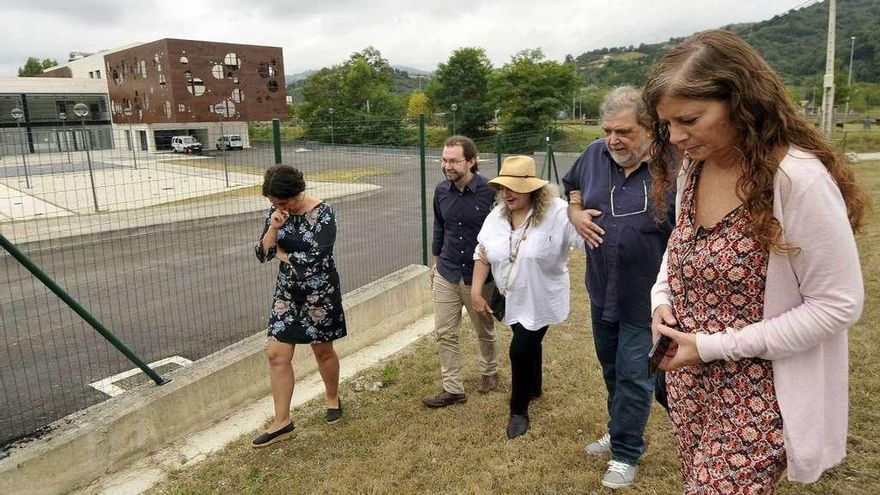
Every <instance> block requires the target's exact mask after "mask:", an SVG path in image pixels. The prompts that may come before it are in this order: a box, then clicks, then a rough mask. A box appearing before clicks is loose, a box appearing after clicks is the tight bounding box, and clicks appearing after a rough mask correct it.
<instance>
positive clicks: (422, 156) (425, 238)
mask: <svg viewBox="0 0 880 495" xmlns="http://www.w3.org/2000/svg"><path fill="white" fill-rule="evenodd" d="M419 165H420V167H421V171H420V176H421V199H422V264H423V265H425V266H428V191H427V187H426V185H425V179H426V177H425V175H426V168H425V114H423V113H420V114H419Z"/></svg>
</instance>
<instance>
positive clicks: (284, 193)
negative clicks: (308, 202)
mask: <svg viewBox="0 0 880 495" xmlns="http://www.w3.org/2000/svg"><path fill="white" fill-rule="evenodd" d="M305 190H306V181H305V179H303V174H302V172H300V171H299V170H297V169H296V168H295V167H293V166H291V165H273V166H271V167H269V168H268V169H266V174H265V175H264V176H263V187H262V192H263V196H266V197H269V196H274V197H276V198H280V199H287V198H293V197H296V196H298V195H299V194H300V193H301V192H303V191H305Z"/></svg>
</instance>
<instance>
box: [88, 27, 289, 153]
mask: <svg viewBox="0 0 880 495" xmlns="http://www.w3.org/2000/svg"><path fill="white" fill-rule="evenodd" d="M104 65H105V72H104V74H105V75H106V79H107V86H108V92H109V97H110V112H111V116H112V119H113V122H114V123H120V124H128V123H129V121H130V122H131V124H133V125H134V126H137V127H138V129H139V130H140V129H143V127H144V125H146V127H148V128H149V130H150V131H152V132H151V133H150V134H152V136H150V137H152V138H153V140H154V146H155V148H158V149H162V148H166V147H167V142H168V141H170V139H171V136H173V135H176V134H191V135H195V136H196V137H197V138H198V139H199V140H200V141H202V142H203V143H205V144H209V143H214V142H215V141H216V139H217V137H219V136H220V134H222V133H224V131H223V130H222V126H223V125H225V126H226V132H227V133H228V132H230V129H235V131H233V132H236V133H239V134H240V133H242V132H241V129H242V128H244V127H245V126H246V123H247V122H248V121H265V120H271V119H273V118H279V119H285V117H286V112H285V103H286V102H285V100H286V98H285V91H284V61H283V56H282V50H281V48H280V47H272V46H259V45H243V44H236V43H219V42H211V41H195V40H182V39H172V38H165V39H161V40H158V41H153V42H150V43H144V44H140V45H137V46H134V47H131V48H127V49H123V50H118V51H114V52H112V53H108V54H107V55H105V56H104ZM126 109H129V110H130V113H131V115H126V114H127V113H129V112H126V111H125V110H126ZM141 137H142V138H143V137H144V136H141Z"/></svg>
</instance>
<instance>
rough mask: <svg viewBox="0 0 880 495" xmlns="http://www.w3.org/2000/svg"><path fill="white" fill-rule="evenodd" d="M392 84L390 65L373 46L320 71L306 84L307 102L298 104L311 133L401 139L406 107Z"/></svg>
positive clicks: (338, 138) (342, 138) (344, 138)
mask: <svg viewBox="0 0 880 495" xmlns="http://www.w3.org/2000/svg"><path fill="white" fill-rule="evenodd" d="M392 88H393V85H392V69H391V66H390V65H389V64H388V61H387V60H386V59H384V58H382V54H381V53H380V52H379V50H376V49H375V48H373V47H367V48H365V49H364V50H362V51H360V52H356V53H353V54H352V55H351V57H349V59H348V60H347V61H346V62H344V63H342V64H340V65H334V66H333V67H330V68H326V67H325V68H323V69H321V70H319V71H318V72H316V73H314V74H312V75H311V76H309V78H308V80H307V81H306V83H305V85H304V86H303V89H302V97H303V102H302V104H301V105H300V106H299V107H298V109H297V112H298V114H299V117H300V118H301V119H303V121H305V125H306V133H305V134H306V137H307V138H310V139H320V140H325V141H331V140H332V141H334V142H339V143H367V142H371V143H381V144H400V143H402V142H403V121H402V119H403V116H404V110H405V108H404V104H403V100H402V99H401V98H400V97H398V96H396V95H394V94H393V89H392ZM331 109H332V110H331ZM331 127H332V128H331Z"/></svg>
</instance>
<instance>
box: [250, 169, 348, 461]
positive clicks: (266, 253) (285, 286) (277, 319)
mask: <svg viewBox="0 0 880 495" xmlns="http://www.w3.org/2000/svg"><path fill="white" fill-rule="evenodd" d="M305 190H306V183H305V180H304V179H303V175H302V172H300V171H299V170H297V169H295V168H294V167H291V166H289V165H276V166H274V167H271V168H270V169H269V170H267V171H266V176H265V178H264V180H263V196H265V197H266V198H267V199H269V201H270V202H271V203H272V207H271V208H270V209H269V213H268V215H267V216H266V222H265V226H264V227H263V234H262V235H261V236H260V241H259V242H258V243H257V246H256V254H257V259H259V260H260V262H261V263H265V262H267V261H269V260H271V259H273V258H275V259H278V260H279V261H280V262H281V263H280V264H279V268H278V280H277V283H276V286H275V294H274V296H273V300H272V309H271V311H270V313H269V324H268V337H269V342H268V344H267V346H266V356H267V358H268V360H269V383H270V386H271V389H272V399H273V401H274V403H275V417H274V420H273V421H272V424H270V425H269V428H268V429H267V430H266V432H265V433H263V434H261V435H259V436H258V437H257V438H255V439H254V441H253V442H252V445H253V446H254V447H265V446H267V445H271V444H273V443H275V442H278V441H280V440H284V439H286V438H288V437H289V436H290V435H291V434H292V433H293V429H294V426H293V421H291V419H290V402H291V399H292V398H293V385H294V375H293V365H292V364H291V360H292V359H293V351H294V348H295V346H296V344H310V345H311V347H312V351H314V353H315V360H316V361H317V362H318V371H319V372H320V373H321V378H322V379H323V381H324V387H325V402H326V405H327V412H326V416H325V419H326V420H327V422H328V423H332V422H335V421H337V420H339V419H340V418H341V417H342V402H341V401H340V400H339V396H338V388H339V357H338V356H337V355H336V351H335V350H334V349H333V341H334V340H336V339H338V338H340V337H344V336H345V334H346V328H345V314H344V313H343V311H342V293H341V291H340V288H339V274H338V273H337V272H336V263H335V261H334V260H333V244H334V243H335V242H336V217H335V215H334V213H333V208H332V207H331V206H330V205H329V204H327V203H324V202H323V201H321V200H320V199H318V198H316V197H314V196H310V195H308V194H306V192H305Z"/></svg>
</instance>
